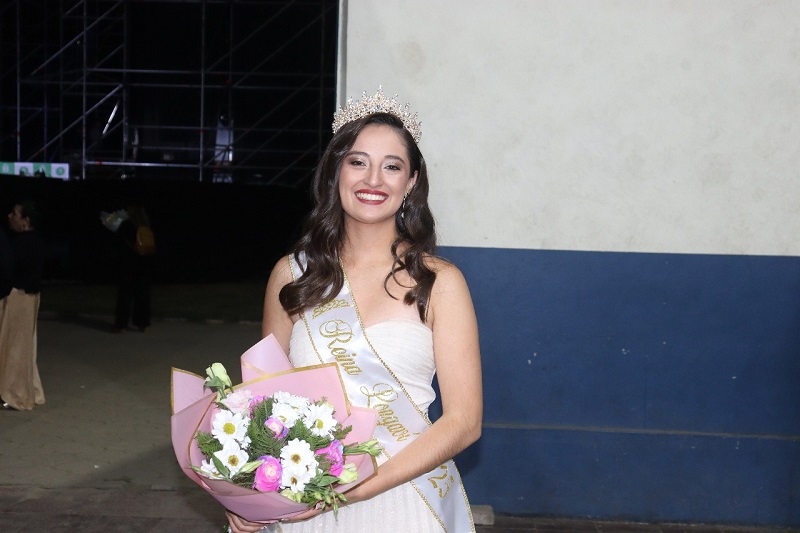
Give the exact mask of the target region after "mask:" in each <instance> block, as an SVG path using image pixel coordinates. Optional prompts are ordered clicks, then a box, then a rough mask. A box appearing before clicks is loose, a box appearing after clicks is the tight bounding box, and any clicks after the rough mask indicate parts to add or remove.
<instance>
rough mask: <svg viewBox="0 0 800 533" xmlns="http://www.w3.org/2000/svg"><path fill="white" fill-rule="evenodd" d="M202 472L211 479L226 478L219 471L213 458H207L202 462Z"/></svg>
mask: <svg viewBox="0 0 800 533" xmlns="http://www.w3.org/2000/svg"><path fill="white" fill-rule="evenodd" d="M200 473H201V474H203V475H204V476H206V477H207V478H211V479H225V476H223V475H222V474H220V473H219V472H218V471H217V467H216V466H214V462H213V461H211V459H208V460H205V461H203V462H202V463H201V464H200Z"/></svg>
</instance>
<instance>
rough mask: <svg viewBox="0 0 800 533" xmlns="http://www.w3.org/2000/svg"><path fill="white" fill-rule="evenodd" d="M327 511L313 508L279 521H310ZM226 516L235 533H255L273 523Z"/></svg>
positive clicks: (226, 514)
mask: <svg viewBox="0 0 800 533" xmlns="http://www.w3.org/2000/svg"><path fill="white" fill-rule="evenodd" d="M326 510H328V509H325V508H321V507H320V508H316V507H311V508H309V509H308V510H306V511H303V512H302V513H300V514H298V515H295V516H293V517H291V518H286V519H284V520H279V522H302V521H303V520H308V519H309V518H314V517H315V516H317V515H320V514H322V513H324V512H325V511H326ZM225 516H227V517H228V524H230V526H231V531H232V532H233V533H255V532H256V531H261V530H262V529H264V528H265V527H267V526H268V525H269V524H271V523H273V522H251V521H249V520H245V519H244V518H242V517H241V516H239V515H237V514H233V513H232V512H230V511H225Z"/></svg>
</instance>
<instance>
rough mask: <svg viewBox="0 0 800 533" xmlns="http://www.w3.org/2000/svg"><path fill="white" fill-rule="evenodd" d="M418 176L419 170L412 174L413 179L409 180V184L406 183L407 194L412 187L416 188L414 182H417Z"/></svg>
mask: <svg viewBox="0 0 800 533" xmlns="http://www.w3.org/2000/svg"><path fill="white" fill-rule="evenodd" d="M417 176H419V171H415V172H414V175H413V176H411V179H410V180H408V185H406V194H408V193H410V192H411V189H413V188H414V184H415V183H417Z"/></svg>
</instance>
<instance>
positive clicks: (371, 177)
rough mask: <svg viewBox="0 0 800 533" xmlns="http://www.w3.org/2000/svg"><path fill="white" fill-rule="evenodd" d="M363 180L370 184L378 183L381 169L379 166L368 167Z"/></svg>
mask: <svg viewBox="0 0 800 533" xmlns="http://www.w3.org/2000/svg"><path fill="white" fill-rule="evenodd" d="M365 182H366V183H367V184H368V185H370V186H375V185H379V184H380V183H381V171H380V168H379V167H378V168H376V167H373V168H371V169H369V172H368V173H367V178H366V180H365Z"/></svg>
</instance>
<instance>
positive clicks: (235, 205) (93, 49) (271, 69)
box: [0, 0, 338, 283]
mask: <svg viewBox="0 0 800 533" xmlns="http://www.w3.org/2000/svg"><path fill="white" fill-rule="evenodd" d="M84 8H85V9H84ZM337 16H338V3H337V2H331V1H328V0H290V1H281V2H278V1H269V0H259V1H253V0H206V1H200V0H180V1H179V0H88V1H86V2H78V3H69V2H53V1H50V0H10V1H8V2H3V3H2V5H0V45H2V48H3V51H4V53H3V54H2V57H0V161H12V162H13V161H23V162H34V163H36V162H52V163H64V162H66V163H69V164H70V179H69V180H65V181H62V180H58V179H53V178H40V177H18V176H10V175H0V208H2V209H4V211H2V214H3V215H5V214H6V213H8V212H9V211H10V209H11V207H12V206H13V203H14V202H15V201H19V200H21V199H32V200H34V201H36V202H37V204H39V206H40V208H41V211H42V215H43V220H42V224H41V225H40V229H41V231H42V234H43V237H44V239H45V241H46V244H47V253H48V258H47V264H46V272H45V278H46V279H47V280H49V281H58V280H69V281H83V282H109V281H112V280H113V277H114V269H113V268H112V265H111V261H112V257H111V248H113V243H112V242H111V240H112V239H113V238H114V235H113V234H112V233H111V232H110V231H109V230H108V229H106V228H105V227H104V226H103V225H102V224H101V223H100V211H113V210H116V209H122V208H125V207H126V206H127V205H130V204H133V203H140V204H143V205H145V206H146V208H147V210H148V212H149V214H150V218H151V222H152V226H153V230H154V232H155V235H156V240H157V246H158V256H157V261H156V263H157V266H156V275H155V280H154V281H155V282H157V283H158V282H170V283H171V282H181V281H186V282H198V281H199V282H208V281H230V280H238V279H245V278H247V279H252V278H253V277H257V278H265V277H266V276H267V275H268V273H269V271H270V269H271V268H272V266H273V265H274V262H275V261H276V260H277V259H278V258H279V257H280V255H282V254H284V253H285V252H286V251H287V249H288V247H289V246H290V245H291V243H292V242H293V241H294V239H295V238H296V237H297V235H298V232H299V228H300V226H301V224H302V220H303V218H304V216H305V214H306V213H307V212H308V209H309V208H310V202H309V196H308V183H309V180H310V178H311V175H312V174H313V168H314V166H315V165H316V162H317V160H318V158H319V156H320V154H321V153H322V150H323V149H324V146H325V144H326V143H327V142H328V140H329V139H330V136H331V132H330V124H331V120H332V116H333V111H334V109H335V72H336V38H337V25H338V20H337ZM220 124H226V125H230V127H231V130H232V132H233V139H234V140H233V143H232V145H231V148H232V153H233V157H232V162H231V163H230V164H226V165H225V166H220V163H219V161H218V160H217V159H215V156H216V155H217V154H218V152H219V144H218V142H219V141H218V140H217V133H218V131H219V129H220ZM104 127H105V132H103V129H104ZM3 222H5V221H3Z"/></svg>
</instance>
